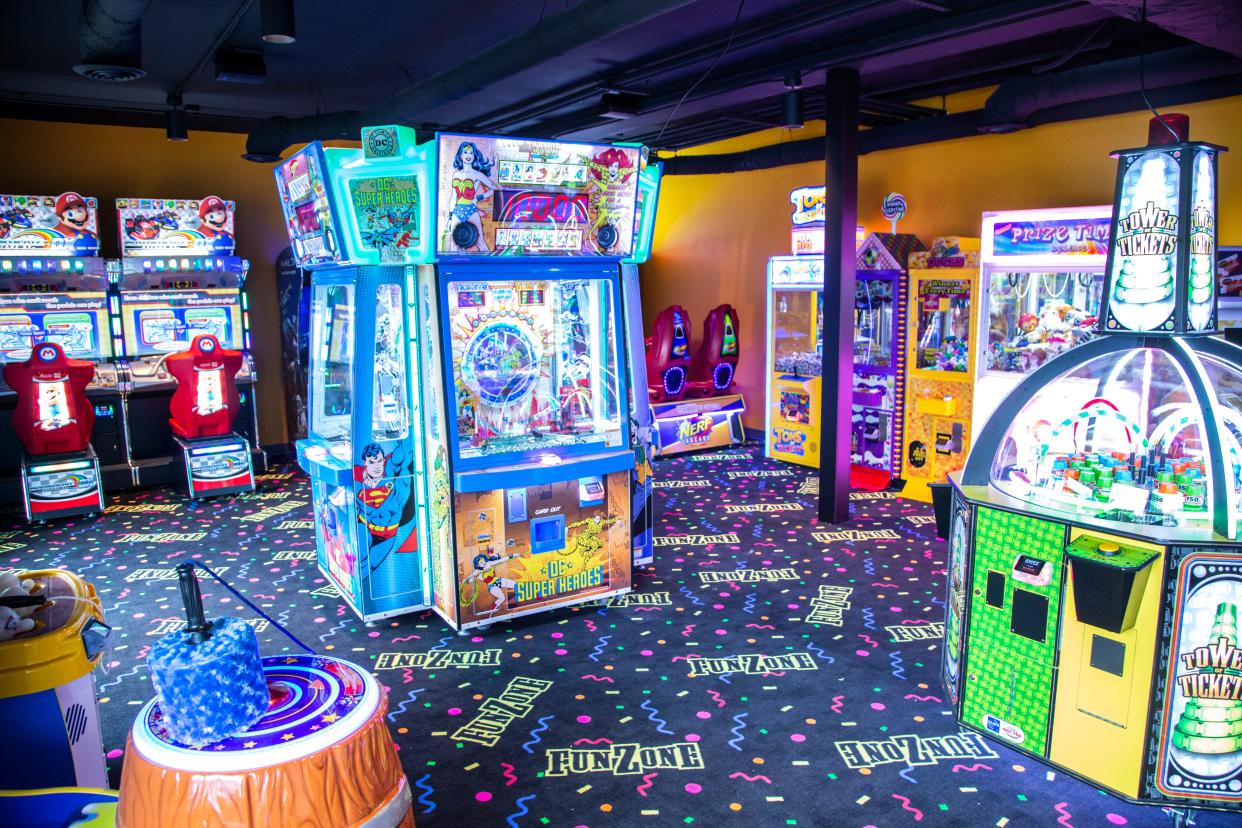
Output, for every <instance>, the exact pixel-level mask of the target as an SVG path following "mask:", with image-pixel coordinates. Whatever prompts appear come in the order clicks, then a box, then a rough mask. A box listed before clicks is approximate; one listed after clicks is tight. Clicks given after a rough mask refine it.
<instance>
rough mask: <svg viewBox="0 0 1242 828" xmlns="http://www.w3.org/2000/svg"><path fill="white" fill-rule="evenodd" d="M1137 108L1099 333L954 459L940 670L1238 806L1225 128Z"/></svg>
mask: <svg viewBox="0 0 1242 828" xmlns="http://www.w3.org/2000/svg"><path fill="white" fill-rule="evenodd" d="M1166 118H1167V119H1169V120H1170V121H1172V122H1173V123H1174V125H1178V124H1177V123H1176V121H1175V120H1174V119H1177V118H1178V116H1166ZM1182 126H1184V124H1183V125H1182ZM1153 127H1155V129H1153V131H1152V136H1151V138H1152V139H1154V141H1153V142H1152V143H1150V144H1149V145H1148V146H1146V147H1141V148H1138V149H1132V150H1121V151H1118V152H1117V153H1115V157H1118V158H1119V159H1120V163H1119V169H1118V179H1117V196H1116V202H1117V210H1116V215H1115V218H1114V219H1113V222H1112V232H1111V242H1110V247H1109V252H1108V265H1107V269H1106V273H1107V278H1106V280H1105V284H1104V293H1103V302H1102V307H1101V312H1100V318H1099V322H1098V324H1097V327H1096V333H1097V336H1096V338H1095V339H1093V340H1092V341H1090V342H1087V343H1084V344H1082V345H1078V346H1077V347H1074V348H1073V349H1071V350H1069V351H1067V352H1066V353H1063V354H1061V355H1059V356H1057V357H1055V358H1053V359H1051V360H1049V361H1048V362H1047V363H1045V364H1044V365H1042V366H1041V367H1039V368H1038V369H1036V370H1035V371H1034V372H1033V373H1031V374H1029V375H1028V376H1027V377H1026V378H1025V379H1023V380H1022V381H1021V382H1020V383H1019V384H1018V386H1017V387H1016V388H1015V389H1014V391H1013V392H1012V393H1011V394H1010V395H1009V396H1008V397H1006V398H1005V399H1004V400H1003V401H1002V402H1001V403H1000V406H999V407H998V408H997V410H996V413H995V414H994V415H993V416H992V418H991V419H990V420H988V422H987V424H986V425H984V426H983V427H982V429H980V431H979V434H978V439H977V440H976V443H975V448H974V450H973V452H972V453H971V455H970V459H969V460H968V461H967V463H966V466H965V468H964V469H963V470H962V471H961V472H958V473H954V474H953V475H951V478H950V479H951V480H952V483H953V487H954V492H953V510H952V529H951V532H950V553H949V554H950V557H949V596H948V598H949V600H948V616H947V618H946V630H945V661H944V667H943V679H944V683H945V685H946V687H947V689H948V690H949V694H950V697H951V698H952V700H953V701H954V703H955V705H956V710H957V714H958V718H959V720H960V722H961V723H962V724H963V725H965V726H967V727H970V728H972V729H975V730H979V731H981V732H983V733H985V734H988V735H990V736H992V737H994V738H997V739H999V740H1001V741H1003V742H1005V743H1006V744H1008V745H1009V746H1011V747H1013V748H1014V749H1016V750H1020V751H1023V752H1026V753H1029V754H1031V755H1033V756H1035V757H1038V758H1040V759H1043V760H1045V761H1048V762H1050V763H1051V764H1053V765H1056V766H1058V767H1060V768H1063V769H1065V770H1067V771H1070V772H1072V773H1074V774H1076V775H1078V776H1080V777H1083V778H1085V779H1087V780H1089V781H1091V782H1092V783H1094V784H1097V785H1100V786H1102V787H1105V788H1107V789H1108V790H1110V791H1112V792H1114V793H1115V794H1117V795H1119V796H1123V797H1125V798H1127V799H1130V800H1135V801H1139V802H1145V803H1153V804H1158V805H1164V806H1190V807H1206V808H1218V809H1222V810H1231V811H1242V669H1240V668H1242V648H1240V645H1242V640H1240V639H1239V627H1238V612H1239V608H1242V544H1240V543H1239V540H1238V538H1239V530H1240V528H1242V526H1240V519H1239V516H1240V515H1242V348H1239V347H1237V346H1235V345H1232V344H1230V343H1227V342H1225V341H1224V340H1222V339H1221V338H1219V337H1218V336H1216V335H1215V334H1216V295H1215V282H1214V280H1213V279H1212V261H1213V255H1214V252H1215V246H1216V222H1215V216H1216V169H1217V167H1216V165H1217V154H1218V152H1219V151H1220V150H1221V148H1219V147H1216V146H1213V145H1211V144H1204V143H1199V142H1191V141H1188V140H1186V139H1185V138H1181V139H1180V140H1178V141H1176V142H1175V143H1170V142H1169V137H1170V136H1169V135H1168V131H1167V130H1166V129H1165V127H1164V125H1163V124H1160V123H1159V122H1155V123H1153Z"/></svg>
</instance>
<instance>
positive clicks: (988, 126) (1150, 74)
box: [979, 46, 1242, 132]
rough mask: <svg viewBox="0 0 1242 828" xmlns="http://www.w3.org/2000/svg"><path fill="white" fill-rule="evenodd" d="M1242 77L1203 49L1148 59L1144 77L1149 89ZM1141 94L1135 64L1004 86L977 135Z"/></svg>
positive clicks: (1237, 64) (1238, 65)
mask: <svg viewBox="0 0 1242 828" xmlns="http://www.w3.org/2000/svg"><path fill="white" fill-rule="evenodd" d="M1239 72H1242V61H1240V60H1238V59H1236V58H1232V57H1230V56H1228V55H1226V54H1223V53H1221V52H1218V51H1216V50H1215V49H1209V48H1207V47H1204V46H1184V47H1182V48H1180V49H1168V50H1166V51H1163V52H1157V53H1156V54H1154V55H1148V56H1147V57H1146V58H1145V59H1144V75H1145V79H1146V85H1147V88H1148V89H1160V88H1162V87H1166V86H1180V85H1182V84H1185V83H1194V82H1196V81H1202V80H1207V79H1209V78H1216V77H1220V76H1222V75H1231V74H1236V73H1239ZM1138 91H1139V58H1137V57H1133V58H1124V59H1122V60H1111V61H1107V62H1105V63H1096V64H1093V65H1090V66H1082V67H1079V68H1076V69H1068V70H1065V71H1063V72H1057V73H1055V74H1048V75H1034V76H1031V77H1024V78H1016V79H1014V80H1009V81H1005V82H1004V83H1002V84H1001V85H1000V86H998V87H997V88H996V91H995V92H993V93H992V94H991V95H990V96H989V97H988V100H987V103H986V104H985V105H984V108H983V123H982V124H981V125H980V126H979V131H980V132H1014V131H1016V130H1019V129H1026V128H1027V127H1029V126H1031V125H1032V124H1031V121H1030V119H1031V116H1032V115H1034V114H1035V113H1036V112H1040V111H1043V110H1045V109H1051V108H1052V107H1056V106H1066V105H1069V104H1074V103H1079V102H1081V101H1089V100H1093V99H1096V98H1107V97H1110V96H1112V95H1124V94H1126V93H1130V92H1138Z"/></svg>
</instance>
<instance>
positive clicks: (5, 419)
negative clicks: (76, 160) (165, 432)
mask: <svg viewBox="0 0 1242 828" xmlns="http://www.w3.org/2000/svg"><path fill="white" fill-rule="evenodd" d="M58 208H59V212H57V210H58ZM97 208H98V205H97V202H96V200H95V199H94V198H88V197H83V196H80V195H78V194H77V193H72V192H70V193H64V194H62V195H60V196H26V195H0V364H10V363H18V362H25V361H26V360H28V359H29V358H30V356H31V353H32V348H33V346H34V345H36V344H38V343H40V342H54V343H56V344H57V345H59V346H60V347H61V349H62V350H63V351H64V353H65V355H66V356H67V357H69V358H70V359H76V360H85V361H87V362H90V363H92V364H93V365H94V373H93V375H92V376H91V378H90V382H89V383H88V384H87V386H86V396H87V400H88V401H89V404H90V406H91V408H92V411H93V413H94V417H95V420H94V428H93V429H92V431H91V433H90V435H89V441H90V443H91V446H92V448H93V450H94V452H95V456H96V458H97V460H98V463H99V481H98V482H101V483H102V486H103V488H104V489H105V490H108V491H113V490H116V489H122V488H126V487H129V486H132V485H133V471H132V469H131V467H130V465H129V462H128V459H127V448H126V446H127V444H126V432H125V424H124V419H123V416H122V411H123V406H122V400H121V387H122V384H123V374H122V372H121V371H120V370H119V368H118V366H117V364H116V363H115V362H114V361H113V356H114V355H115V354H116V353H117V352H118V351H119V335H115V334H114V330H113V326H112V323H113V320H112V317H111V315H110V311H109V307H108V290H109V281H108V271H107V266H106V263H105V261H104V260H103V259H100V258H96V257H95V256H96V254H97V253H98V250H99V237H98V233H97V215H98V214H97ZM62 215H63V216H64V218H62ZM66 218H67V219H69V221H65V219H66ZM78 224H80V225H81V227H80V228H79V227H77V225H78ZM16 405H17V395H16V392H15V391H14V389H12V388H10V387H9V386H8V385H7V384H4V383H3V382H0V432H4V431H6V430H8V429H12V428H14V425H13V412H14V408H15V407H16ZM22 457H23V446H22V444H21V443H20V442H19V441H16V440H4V441H0V487H2V488H3V490H4V492H5V497H6V499H9V498H11V499H12V500H14V501H16V499H17V497H18V496H19V490H20V488H21V477H20V474H19V469H20V468H21V464H22ZM63 471H64V475H63V477H62V479H61V480H60V482H59V483H58V484H57V486H56V489H57V490H58V491H59V492H60V494H61V495H64V496H67V497H70V496H76V495H78V494H85V493H86V491H87V489H89V488H91V487H92V486H93V485H94V482H93V481H90V480H89V475H87V476H85V477H84V476H81V475H79V474H78V473H79V472H80V471H81V469H78V468H71V469H65V470H63ZM78 485H81V486H83V489H82V491H80V492H79V491H76V487H77V486H78Z"/></svg>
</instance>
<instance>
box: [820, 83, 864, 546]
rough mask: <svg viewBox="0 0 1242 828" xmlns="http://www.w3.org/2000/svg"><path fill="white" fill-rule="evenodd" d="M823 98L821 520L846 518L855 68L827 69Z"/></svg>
mask: <svg viewBox="0 0 1242 828" xmlns="http://www.w3.org/2000/svg"><path fill="white" fill-rule="evenodd" d="M824 97H825V104H826V106H825V116H824V120H825V121H826V125H825V134H824V161H825V164H824V183H825V185H826V186H827V193H826V194H825V199H824V201H825V207H824V290H823V309H824V354H823V371H822V374H821V386H820V395H821V399H820V420H819V435H820V440H819V519H820V520H822V521H826V522H828V523H845V522H846V521H848V520H849V519H850V425H851V415H852V412H853V396H854V393H853V380H854V266H855V262H854V255H855V251H854V247H855V241H854V228H855V227H856V226H857V224H858V71H857V70H856V69H843V68H838V69H830V70H828V78H827V84H826V86H825V91H824Z"/></svg>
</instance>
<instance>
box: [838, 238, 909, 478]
mask: <svg viewBox="0 0 1242 828" xmlns="http://www.w3.org/2000/svg"><path fill="white" fill-rule="evenodd" d="M925 249H926V247H924V245H923V242H921V241H919V238H918V236H914V235H912V234H910V233H871V234H869V235H868V236H867V237H866V238H865V239H863V241H862V243H861V244H860V245H859V246H858V256H857V260H856V269H855V272H856V274H857V276H856V280H855V289H854V385H853V395H854V401H853V416H852V424H851V426H850V450H851V455H852V456H851V460H850V463H851V466H850V485H851V486H853V487H854V488H863V489H869V490H873V491H879V490H883V489H887V488H888V487H889V486H890V484H892V482H893V479H894V478H900V477H901V461H902V454H901V448H902V440H901V436H902V428H903V426H904V422H903V417H902V415H903V413H904V410H905V406H904V403H905V392H906V290H907V287H908V285H907V282H908V279H907V277H906V261H907V260H908V259H909V257H910V254H911V253H915V252H918V251H921V250H925Z"/></svg>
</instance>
